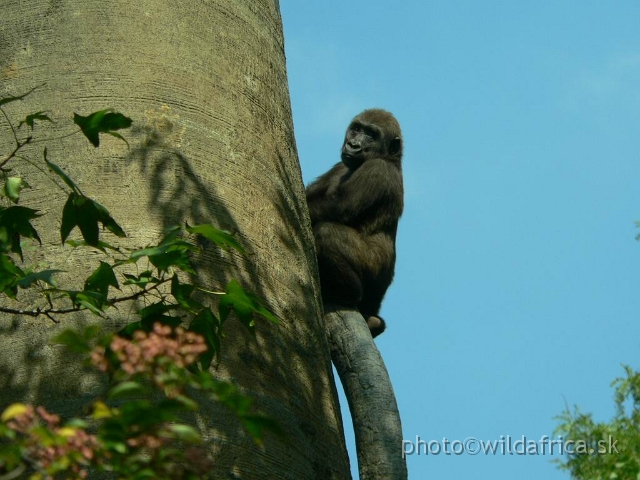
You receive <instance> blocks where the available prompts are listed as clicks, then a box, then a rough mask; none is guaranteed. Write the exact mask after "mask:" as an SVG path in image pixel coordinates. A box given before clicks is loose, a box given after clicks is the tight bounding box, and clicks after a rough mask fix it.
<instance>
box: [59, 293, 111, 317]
mask: <svg viewBox="0 0 640 480" xmlns="http://www.w3.org/2000/svg"><path fill="white" fill-rule="evenodd" d="M47 292H56V293H60V294H62V295H64V296H67V297H69V299H70V300H71V301H72V302H73V304H74V305H75V306H77V307H80V308H86V309H87V310H89V311H90V312H92V313H94V314H96V315H98V316H102V313H103V309H104V307H105V306H107V305H108V302H107V297H106V296H105V295H103V294H102V293H100V292H92V291H81V292H79V291H77V290H60V289H49V290H47Z"/></svg>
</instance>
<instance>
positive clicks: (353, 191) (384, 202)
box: [334, 158, 403, 231]
mask: <svg viewBox="0 0 640 480" xmlns="http://www.w3.org/2000/svg"><path fill="white" fill-rule="evenodd" d="M339 192H340V195H339V198H340V199H339V201H338V202H335V201H334V208H335V209H336V211H335V212H334V214H335V217H334V219H335V220H337V221H339V222H341V223H344V224H347V225H356V226H357V225H362V224H367V225H369V226H371V227H372V228H370V230H371V231H376V230H377V229H378V228H377V227H383V226H386V225H388V224H389V222H391V223H394V224H395V223H396V222H397V219H398V217H400V214H401V213H402V207H403V201H402V198H403V187H402V173H401V172H400V169H399V168H398V167H397V166H396V165H394V164H393V163H392V162H390V161H388V160H384V159H381V158H376V159H371V160H368V161H366V162H364V163H363V164H362V165H361V166H360V167H359V168H357V169H356V170H355V171H354V172H353V174H352V175H351V176H350V177H349V178H348V179H346V180H345V181H344V182H343V183H342V184H341V186H340V190H339Z"/></svg>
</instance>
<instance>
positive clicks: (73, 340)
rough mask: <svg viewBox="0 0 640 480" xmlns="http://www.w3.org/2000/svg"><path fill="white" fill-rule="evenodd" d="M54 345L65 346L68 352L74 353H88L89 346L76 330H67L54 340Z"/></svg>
mask: <svg viewBox="0 0 640 480" xmlns="http://www.w3.org/2000/svg"><path fill="white" fill-rule="evenodd" d="M54 341H55V343H59V344H62V345H65V346H66V347H67V348H68V349H69V350H70V351H72V352H75V353H88V352H90V351H91V345H89V342H88V341H87V339H86V338H85V337H83V335H81V334H80V332H78V331H77V330H74V329H71V328H68V329H66V330H64V331H63V332H62V333H61V334H60V335H58V336H57V337H56V338H55V339H54Z"/></svg>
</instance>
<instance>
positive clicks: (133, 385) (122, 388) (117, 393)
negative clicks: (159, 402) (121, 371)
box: [109, 381, 146, 400]
mask: <svg viewBox="0 0 640 480" xmlns="http://www.w3.org/2000/svg"><path fill="white" fill-rule="evenodd" d="M145 393H146V389H145V388H144V387H143V386H142V385H140V384H139V383H138V382H132V381H129V382H122V383H119V384H118V385H116V386H115V387H113V388H112V389H111V390H109V398H110V399H111V400H114V399H116V398H126V397H133V396H136V395H143V394H145Z"/></svg>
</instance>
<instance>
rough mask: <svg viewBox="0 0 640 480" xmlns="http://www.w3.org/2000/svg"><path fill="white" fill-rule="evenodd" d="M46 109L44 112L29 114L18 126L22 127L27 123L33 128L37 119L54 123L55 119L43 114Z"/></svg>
mask: <svg viewBox="0 0 640 480" xmlns="http://www.w3.org/2000/svg"><path fill="white" fill-rule="evenodd" d="M43 113H44V111H42V112H36V113H32V114H31V115H27V117H26V118H25V119H24V120H22V121H20V123H18V128H20V127H21V126H22V125H27V126H28V127H30V128H31V130H33V127H34V124H35V121H36V120H42V121H45V120H46V121H48V122H51V123H53V120H51V119H50V118H49V117H48V116H46V115H43Z"/></svg>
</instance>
